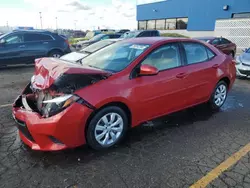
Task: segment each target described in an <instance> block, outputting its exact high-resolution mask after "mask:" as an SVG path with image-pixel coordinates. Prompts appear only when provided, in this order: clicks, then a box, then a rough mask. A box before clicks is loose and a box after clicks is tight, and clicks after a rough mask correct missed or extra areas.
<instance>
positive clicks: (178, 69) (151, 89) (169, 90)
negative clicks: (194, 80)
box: [132, 43, 188, 120]
mask: <svg viewBox="0 0 250 188" xmlns="http://www.w3.org/2000/svg"><path fill="white" fill-rule="evenodd" d="M143 64H147V65H151V66H154V67H156V68H157V69H158V70H159V73H158V74H157V75H154V76H138V77H135V78H133V80H132V81H133V82H134V85H136V87H135V88H134V89H133V92H134V93H135V95H136V96H137V97H136V99H135V100H136V108H137V110H136V112H135V113H137V114H136V115H135V116H137V117H139V119H140V118H141V119H145V118H146V119H148V120H149V119H153V118H155V117H159V116H161V115H164V114H166V113H170V112H174V111H177V110H179V109H181V108H183V105H184V104H185V97H187V95H186V88H187V87H188V83H187V82H185V81H184V80H185V78H184V77H182V76H183V70H184V69H185V68H184V67H183V66H182V65H183V60H182V58H181V55H180V50H179V45H178V43H169V44H164V45H162V46H160V47H159V48H157V49H155V50H154V51H153V52H151V53H150V54H149V55H148V56H147V57H146V58H145V59H144V60H143V61H142V62H141V64H140V65H143Z"/></svg>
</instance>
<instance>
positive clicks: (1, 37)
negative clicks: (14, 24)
mask: <svg viewBox="0 0 250 188" xmlns="http://www.w3.org/2000/svg"><path fill="white" fill-rule="evenodd" d="M9 34H10V33H5V34H3V35H0V39H3V38H4V37H5V36H7V35H9Z"/></svg>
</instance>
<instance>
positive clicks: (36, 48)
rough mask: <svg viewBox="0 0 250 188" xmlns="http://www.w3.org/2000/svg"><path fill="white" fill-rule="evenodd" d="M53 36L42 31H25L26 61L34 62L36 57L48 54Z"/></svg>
mask: <svg viewBox="0 0 250 188" xmlns="http://www.w3.org/2000/svg"><path fill="white" fill-rule="evenodd" d="M52 41H53V38H52V37H51V36H50V35H46V34H40V33H25V34H24V42H25V45H26V54H25V55H26V62H27V63H33V62H34V59H35V58H39V57H46V56H48V52H49V48H50V43H51V42H52Z"/></svg>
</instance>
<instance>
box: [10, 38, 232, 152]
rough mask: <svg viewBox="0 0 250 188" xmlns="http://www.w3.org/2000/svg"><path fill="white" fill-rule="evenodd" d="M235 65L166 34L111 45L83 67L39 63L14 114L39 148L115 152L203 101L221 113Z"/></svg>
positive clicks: (21, 130) (21, 131)
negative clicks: (149, 126)
mask: <svg viewBox="0 0 250 188" xmlns="http://www.w3.org/2000/svg"><path fill="white" fill-rule="evenodd" d="M234 63H235V62H234V60H233V59H232V58H231V57H230V56H227V55H225V54H223V53H222V52H220V51H219V50H217V49H216V48H215V47H213V46H212V45H209V44H207V43H203V42H200V41H198V40H192V39H177V38H173V39H170V38H169V39H167V38H161V37H151V38H133V39H128V40H124V41H121V42H118V43H115V44H112V45H110V46H108V47H106V48H104V49H102V50H100V51H98V52H95V53H93V54H91V55H89V56H88V57H86V58H85V59H83V61H82V64H79V63H78V64H76V63H71V62H67V61H64V60H60V59H55V58H42V59H37V60H36V62H35V74H34V76H33V77H32V79H31V82H30V83H29V84H28V85H27V87H26V88H25V89H24V91H23V92H22V94H21V95H20V96H18V97H17V99H16V100H15V102H14V104H13V117H14V119H15V120H16V122H17V125H18V128H19V134H20V137H21V139H22V140H23V142H25V143H26V144H27V145H29V146H30V147H31V148H32V149H34V150H43V151H48V150H49V151H54V150H62V149H66V148H74V147H77V146H80V145H83V144H86V143H87V144H88V145H89V146H91V147H92V148H94V149H104V148H109V147H112V146H113V145H115V144H117V143H118V142H119V141H120V140H121V139H122V138H123V137H124V135H125V133H126V131H127V129H128V128H131V127H135V126H137V125H139V124H141V123H143V122H145V121H148V120H152V119H154V118H157V117H160V116H163V115H166V114H169V113H172V112H176V111H179V110H182V109H185V108H188V107H191V106H194V105H198V104H201V103H209V104H210V106H211V107H212V109H218V108H220V107H221V106H222V105H223V104H224V102H225V100H226V97H227V93H228V91H229V90H230V88H231V87H232V85H233V83H234V80H235V76H236V70H235V64H234Z"/></svg>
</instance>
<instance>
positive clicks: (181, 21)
mask: <svg viewBox="0 0 250 188" xmlns="http://www.w3.org/2000/svg"><path fill="white" fill-rule="evenodd" d="M187 23H188V19H187V18H177V19H176V29H187Z"/></svg>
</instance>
